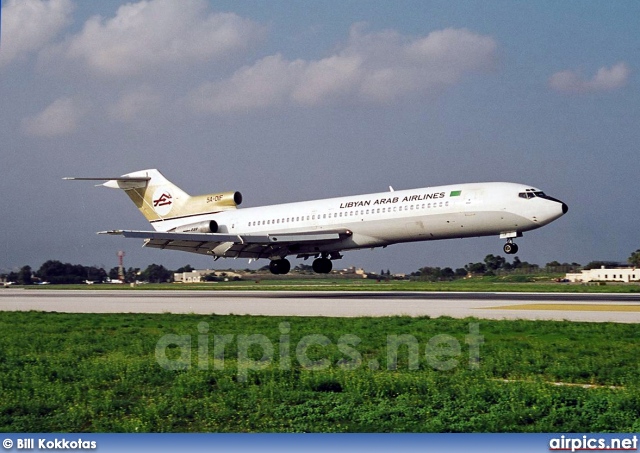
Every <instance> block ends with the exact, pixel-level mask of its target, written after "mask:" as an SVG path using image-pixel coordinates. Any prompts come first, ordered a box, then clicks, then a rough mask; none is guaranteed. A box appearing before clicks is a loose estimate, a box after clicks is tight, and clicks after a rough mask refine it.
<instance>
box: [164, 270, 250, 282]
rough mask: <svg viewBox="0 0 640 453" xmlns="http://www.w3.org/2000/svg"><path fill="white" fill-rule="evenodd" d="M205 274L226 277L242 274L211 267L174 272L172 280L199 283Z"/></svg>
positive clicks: (237, 276) (234, 277) (231, 277)
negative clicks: (215, 269)
mask: <svg viewBox="0 0 640 453" xmlns="http://www.w3.org/2000/svg"><path fill="white" fill-rule="evenodd" d="M207 275H214V276H217V277H221V278H224V279H225V280H226V279H229V280H231V279H237V278H242V275H240V274H238V273H236V272H231V271H214V270H211V269H204V270H193V271H191V272H176V273H174V274H173V281H174V282H176V283H200V282H202V281H203V279H204V277H205V276H207Z"/></svg>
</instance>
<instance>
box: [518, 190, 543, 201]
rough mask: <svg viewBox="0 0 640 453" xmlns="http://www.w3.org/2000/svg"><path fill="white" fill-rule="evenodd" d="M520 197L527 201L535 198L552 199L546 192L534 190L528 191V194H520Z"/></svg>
mask: <svg viewBox="0 0 640 453" xmlns="http://www.w3.org/2000/svg"><path fill="white" fill-rule="evenodd" d="M518 196H519V197H520V198H525V199H529V198H535V197H540V198H546V199H551V197H549V196H548V195H546V194H545V193H544V192H542V191H541V190H533V189H527V190H526V192H520V193H519V194H518Z"/></svg>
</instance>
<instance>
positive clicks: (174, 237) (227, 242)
mask: <svg viewBox="0 0 640 453" xmlns="http://www.w3.org/2000/svg"><path fill="white" fill-rule="evenodd" d="M98 234H110V235H121V236H124V237H126V238H140V239H145V242H144V246H145V247H152V248H159V249H166V250H181V251H184V252H192V253H200V254H203V255H214V256H224V257H247V258H255V259H258V258H268V257H269V256H274V255H278V254H281V253H284V255H290V254H295V253H298V252H300V251H303V249H305V248H308V247H309V246H320V245H325V244H330V243H332V242H338V241H341V240H342V239H345V238H347V237H349V236H351V235H352V233H351V231H350V230H347V229H339V230H319V231H303V232H297V233H273V234H264V235H252V234H237V235H236V234H224V233H176V232H170V231H168V232H164V231H136V230H113V231H101V232H99V233H98Z"/></svg>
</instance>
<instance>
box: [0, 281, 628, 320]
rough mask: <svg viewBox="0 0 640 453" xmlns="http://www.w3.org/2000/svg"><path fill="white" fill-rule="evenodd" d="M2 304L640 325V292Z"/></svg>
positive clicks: (124, 295) (112, 297) (33, 294)
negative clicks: (448, 317)
mask: <svg viewBox="0 0 640 453" xmlns="http://www.w3.org/2000/svg"><path fill="white" fill-rule="evenodd" d="M0 310H2V311H25V310H39V311H52V312H65V313H196V314H219V315H227V314H237V315H266V316H330V317H357V316H431V317H438V316H450V317H453V318H466V317H470V316H472V317H476V318H483V319H533V320H536V319H552V320H570V321H588V322H620V323H640V294H565V293H562V294H549V293H544V294H543V293H432V292H429V293H417V292H366V293H365V292H333V291H332V292H271V291H215V292H213V291H188V290H177V291H176V290H173V291H171V290H168V291H140V290H137V291H136V290H131V291H130V290H111V291H107V290H102V291H93V290H89V291H66V290H23V289H11V288H9V289H0Z"/></svg>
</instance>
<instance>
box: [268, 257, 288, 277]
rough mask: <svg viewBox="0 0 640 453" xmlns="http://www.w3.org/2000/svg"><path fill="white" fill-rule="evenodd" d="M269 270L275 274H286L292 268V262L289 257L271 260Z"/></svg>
mask: <svg viewBox="0 0 640 453" xmlns="http://www.w3.org/2000/svg"><path fill="white" fill-rule="evenodd" d="M269 270H270V271H271V273H272V274H274V275H284V274H287V273H289V271H290V270H291V263H290V262H289V260H287V259H281V260H271V262H270V263H269Z"/></svg>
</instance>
